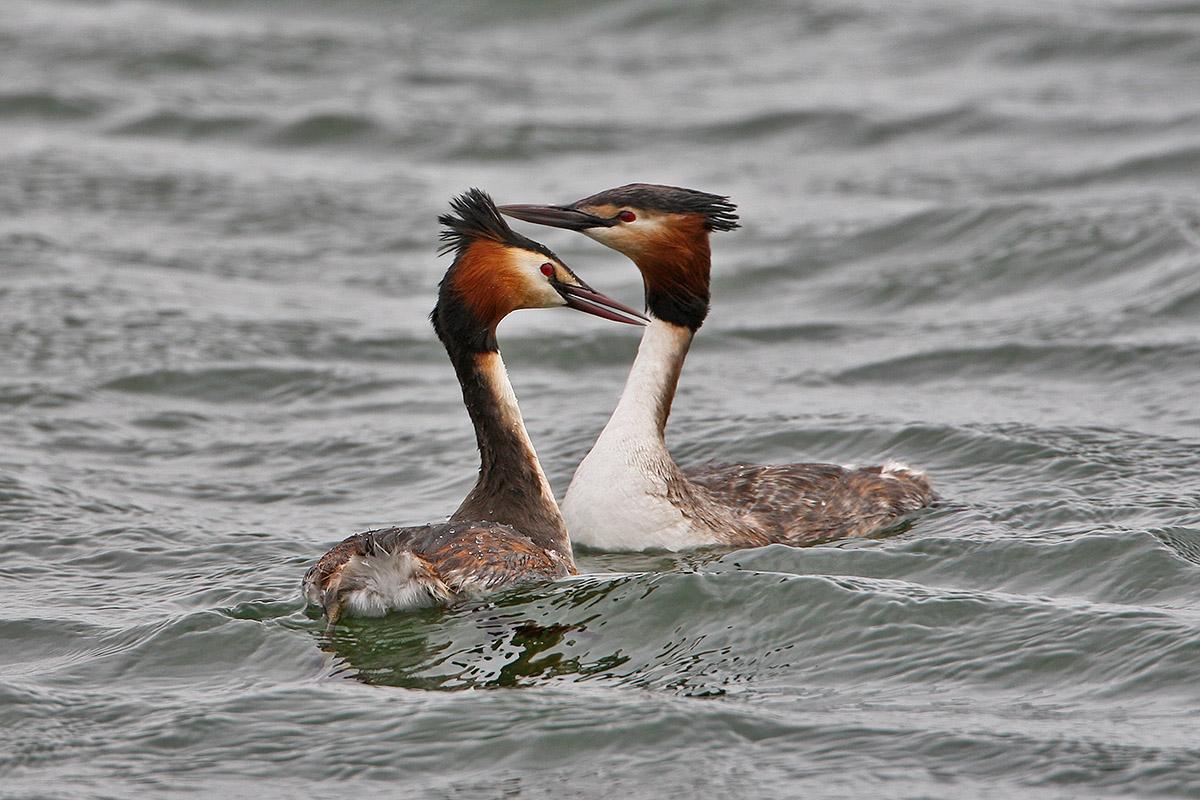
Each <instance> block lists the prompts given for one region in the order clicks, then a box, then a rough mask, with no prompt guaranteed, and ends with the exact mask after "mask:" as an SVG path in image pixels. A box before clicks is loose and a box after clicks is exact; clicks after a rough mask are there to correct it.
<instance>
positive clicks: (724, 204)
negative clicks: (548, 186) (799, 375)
mask: <svg viewBox="0 0 1200 800" xmlns="http://www.w3.org/2000/svg"><path fill="white" fill-rule="evenodd" d="M451 208H452V210H453V212H454V213H453V214H447V215H443V216H441V217H439V219H438V221H439V222H440V223H441V224H442V226H443V227H444V230H443V231H442V234H441V238H442V242H443V247H442V252H453V253H454V263H453V264H451V265H450V268H449V270H447V272H446V275H445V277H444V278H442V282H441V284H440V287H439V291H438V300H437V305H436V306H435V307H434V309H433V313H432V315H431V319H432V321H433V328H434V331H435V332H436V333H437V336H438V338H439V339H441V341H442V344H443V345H445V347H446V352H447V353H448V354H449V355H450V361H451V363H452V364H453V365H454V370H455V372H456V373H457V375H458V380H459V383H460V384H461V385H462V393H463V401H464V402H465V403H466V406H467V411H468V412H469V414H470V417H471V422H472V423H473V424H474V426H475V437H476V441H477V443H478V446H479V454H480V461H481V464H480V468H479V479H478V480H477V481H476V483H475V486H474V488H473V489H472V490H471V493H470V494H469V495H467V499H466V500H464V501H463V503H462V505H460V506H459V507H458V510H457V511H455V512H454V513H453V514H452V515H451V516H450V519H449V521H447V522H441V523H434V524H430V525H423V526H419V527H409V528H387V529H384V530H376V531H368V532H366V533H359V534H356V535H354V536H351V537H350V538H348V539H346V540H345V541H343V542H341V543H340V544H338V545H336V546H334V547H333V549H331V550H330V551H329V552H328V553H326V554H325V555H324V556H323V557H322V558H321V559H320V561H318V562H317V563H316V565H314V566H313V567H312V569H310V570H309V571H308V573H307V574H306V575H305V576H304V593H305V597H306V598H307V599H308V601H309V602H310V603H312V604H314V605H319V606H321V607H322V608H323V609H324V612H325V615H326V616H327V617H328V619H329V621H330V623H333V622H335V621H336V620H337V619H338V618H339V617H341V616H343V615H354V616H379V615H383V614H386V613H388V612H389V611H394V610H401V609H407V608H414V607H419V606H427V605H436V604H448V603H453V602H455V601H457V600H459V599H462V598H465V597H472V596H476V595H479V594H482V593H485V592H488V591H490V590H494V589H498V588H501V587H504V586H508V585H511V584H514V583H517V582H521V581H530V580H547V579H554V578H560V577H563V576H565V575H573V574H576V569H575V559H574V556H573V553H572V550H571V542H572V541H574V542H576V543H578V544H581V545H586V546H588V547H594V548H599V549H605V550H647V549H663V550H682V549H686V548H694V547H702V546H727V547H756V546H761V545H766V544H770V543H774V542H781V543H784V544H808V543H814V542H822V541H830V540H834V539H841V538H845V537H852V536H862V535H865V534H869V533H871V532H873V531H877V530H879V529H881V528H884V527H887V526H889V525H892V524H895V523H896V522H897V521H899V520H900V519H901V518H903V517H904V516H905V515H906V514H909V513H911V512H913V511H915V510H917V509H919V508H921V507H923V506H926V505H928V504H929V503H931V502H932V501H933V499H934V494H933V491H932V489H931V487H930V484H929V481H928V479H927V478H926V477H925V476H924V475H923V474H922V473H920V472H916V471H914V470H911V469H909V468H907V467H905V466H904V465H902V464H896V463H889V464H887V465H885V466H882V467H868V468H856V467H841V466H834V465H831V464H781V465H757V464H741V463H738V464H715V463H706V464H702V465H699V466H696V467H693V468H689V469H683V468H680V467H679V466H678V465H677V464H676V463H675V460H674V459H673V458H671V454H670V453H669V452H668V451H667V447H666V443H665V441H664V439H663V431H664V429H665V427H666V424H667V416H668V414H669V413H670V411H671V401H672V399H673V397H674V395H675V387H676V385H677V384H678V381H679V374H680V371H681V370H682V368H683V361H684V358H685V357H686V356H687V352H688V348H689V347H690V345H691V343H692V338H693V337H694V336H695V334H696V331H697V330H698V329H699V328H700V325H701V323H703V321H704V318H705V316H706V315H707V314H708V307H709V272H710V267H711V255H710V250H709V234H710V233H711V232H712V231H728V230H732V229H734V228H736V227H738V223H737V219H738V217H737V215H736V214H735V213H734V211H735V210H736V209H735V206H734V205H733V204H732V203H730V202H729V199H728V198H726V197H720V196H718V195H713V194H708V193H705V192H699V191H694V190H691V189H680V188H676V187H671V186H656V185H650V184H631V185H628V186H622V187H620V188H617V189H610V190H608V191H604V192H600V193H599V194H595V195H592V196H591V197H587V198H584V199H583V200H580V201H578V202H576V203H572V204H571V205H567V206H543V205H506V206H500V207H498V208H497V206H495V205H494V204H493V203H492V200H491V198H490V197H488V196H487V195H486V194H485V193H484V192H482V191H479V190H478V189H473V190H471V191H469V192H467V193H465V194H463V195H462V196H460V197H458V198H456V199H455V200H454V201H453V202H452V203H451ZM502 214H504V215H507V216H510V217H514V218H516V219H520V220H524V221H527V222H533V223H539V224H542V225H552V226H554V227H558V228H566V229H568V230H574V231H579V232H580V233H583V234H585V235H587V236H589V237H590V238H592V239H595V240H596V241H598V242H600V243H601V244H605V245H607V246H609V247H611V248H613V249H614V250H617V251H618V252H621V253H624V254H625V255H626V256H628V257H629V258H630V259H632V260H633V262H634V263H635V264H636V265H637V268H638V269H639V270H640V271H641V273H642V279H643V283H644V285H645V290H646V311H647V314H646V315H643V314H641V313H639V312H637V311H635V310H634V309H631V308H629V307H627V306H624V305H622V304H621V303H618V302H617V301H615V300H612V299H611V298H608V297H606V296H604V295H603V294H600V293H598V292H596V291H594V290H593V289H592V288H591V287H589V286H588V285H587V284H586V283H584V282H583V281H582V280H580V279H579V278H578V276H576V275H575V273H574V272H572V271H571V269H570V268H569V267H567V265H566V264H564V263H563V262H562V261H561V260H560V259H559V258H558V257H557V256H555V255H554V253H552V252H551V251H550V250H549V249H548V248H546V247H544V246H543V245H541V244H538V243H537V242H535V241H533V240H531V239H528V238H526V237H524V236H522V235H521V234H519V233H517V232H515V231H513V230H512V228H510V227H509V225H508V223H507V222H506V221H505V220H504V217H503V216H501V215H502ZM560 306H566V307H568V308H573V309H576V310H579V311H584V312H587V313H589V314H594V315H596V316H600V317H603V318H606V319H609V320H613V321H617V322H626V323H631V324H635V325H642V326H644V327H645V332H644V333H643V335H642V342H641V345H640V346H639V348H638V352H637V356H636V358H635V359H634V362H633V367H632V368H631V369H630V372H629V378H628V380H627V381H626V383H625V388H624V390H623V391H622V393H621V397H620V400H618V402H617V407H616V410H614V411H613V414H612V417H611V419H609V421H608V424H607V425H606V426H605V427H604V430H603V432H602V433H601V434H600V437H599V438H598V439H597V440H596V444H595V445H594V446H593V447H592V450H591V452H589V453H588V455H587V457H586V458H584V460H583V462H582V463H581V464H580V465H579V468H578V469H577V470H576V472H575V476H574V478H573V479H572V480H571V485H570V488H568V489H567V494H566V497H565V498H564V500H563V504H562V509H561V511H560V510H559V506H558V504H557V503H556V502H555V499H554V493H553V491H552V490H551V488H550V483H549V481H547V480H546V475H545V473H544V472H543V471H542V468H541V465H540V464H539V463H538V458H537V454H536V453H535V452H534V449H533V444H532V443H531V442H530V440H529V434H528V433H527V432H526V430H525V423H524V422H523V420H522V419H521V412H520V410H519V409H518V408H517V399H516V396H515V395H514V394H513V389H512V385H511V384H510V383H509V380H508V375H507V373H506V372H505V369H504V363H503V362H502V361H501V359H500V351H499V347H498V344H497V342H496V326H497V325H499V323H500V321H501V320H502V319H504V317H505V316H507V315H508V314H509V313H511V312H513V311H516V310H517V309H521V308H555V307H560Z"/></svg>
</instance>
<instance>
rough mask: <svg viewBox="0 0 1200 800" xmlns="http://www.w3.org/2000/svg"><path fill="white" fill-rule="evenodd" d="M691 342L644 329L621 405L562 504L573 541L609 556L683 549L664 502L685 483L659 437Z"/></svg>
mask: <svg viewBox="0 0 1200 800" xmlns="http://www.w3.org/2000/svg"><path fill="white" fill-rule="evenodd" d="M694 335H695V334H694V332H693V331H692V330H690V329H689V328H685V327H682V326H679V325H673V324H671V323H669V322H664V321H662V320H660V319H654V318H652V319H651V322H650V324H649V325H648V326H647V327H646V332H645V333H644V334H643V335H642V343H641V345H640V346H639V347H638V352H637V357H636V358H635V359H634V361H633V367H632V368H631V369H630V370H629V378H628V379H627V380H626V381H625V389H624V390H623V391H622V392H621V399H620V400H618V401H617V407H616V409H615V410H614V411H613V414H612V417H611V418H610V419H609V420H608V424H607V425H605V426H604V430H603V431H602V432H601V433H600V437H599V438H598V439H597V440H596V444H595V445H594V446H593V447H592V450H591V452H589V453H588V454H587V457H586V458H584V460H583V462H582V463H581V464H580V465H579V468H578V469H577V470H576V471H575V477H574V478H572V480H571V486H570V487H569V488H568V489H567V495H566V497H565V498H564V499H563V506H562V511H563V518H564V519H565V520H566V522H567V531H568V533H569V535H570V536H571V539H572V541H575V542H577V543H579V544H583V545H587V546H589V547H599V548H603V549H608V550H642V549H645V548H653V547H661V548H665V549H671V550H677V549H680V548H681V547H686V546H688V545H689V542H688V541H687V540H686V534H687V530H688V527H689V526H688V524H687V521H686V520H685V519H684V517H683V515H682V513H681V512H680V510H679V508H678V507H677V506H676V505H675V504H674V503H672V502H671V499H670V497H671V493H670V488H671V486H672V484H674V483H675V482H678V481H682V480H683V476H682V474H681V473H680V471H679V467H677V466H676V465H675V462H674V460H672V458H671V454H670V453H668V452H667V445H666V442H665V440H664V439H663V430H664V428H665V427H666V423H667V416H668V415H669V414H670V413H671V401H672V400H673V399H674V397H675V387H676V386H677V384H678V383H679V373H680V371H681V370H682V369H683V361H684V359H685V358H686V357H687V352H688V348H689V347H690V346H691V343H692V338H693V336H694Z"/></svg>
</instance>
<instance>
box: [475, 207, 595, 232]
mask: <svg viewBox="0 0 1200 800" xmlns="http://www.w3.org/2000/svg"><path fill="white" fill-rule="evenodd" d="M497 208H498V209H499V211H500V213H501V214H507V215H508V216H510V217H514V218H516V219H521V220H525V221H526V222H533V223H536V224H538V225H550V226H551V227H554V228H566V229H567V230H569V231H586V230H587V229H588V228H611V227H612V225H613V221H612V220H608V219H604V218H603V217H596V216H593V215H591V214H588V213H587V212H585V211H578V210H576V209H574V208H571V207H570V206H538V205H527V204H523V203H518V204H516V205H509V206H497Z"/></svg>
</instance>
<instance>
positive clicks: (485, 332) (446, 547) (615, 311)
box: [304, 189, 646, 624]
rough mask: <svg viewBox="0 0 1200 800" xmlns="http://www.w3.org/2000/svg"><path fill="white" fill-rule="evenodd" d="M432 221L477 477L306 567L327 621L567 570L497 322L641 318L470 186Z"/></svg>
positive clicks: (309, 587) (449, 346) (445, 326)
mask: <svg viewBox="0 0 1200 800" xmlns="http://www.w3.org/2000/svg"><path fill="white" fill-rule="evenodd" d="M451 207H452V208H453V210H454V211H455V212H456V214H457V216H452V215H448V214H447V215H444V216H442V217H439V218H438V221H439V222H440V223H441V224H442V225H444V226H445V230H444V231H442V235H441V238H442V241H443V243H444V244H443V246H442V248H441V250H440V251H439V252H443V253H444V252H449V251H454V253H455V257H454V263H453V264H451V266H450V269H449V270H447V272H446V275H445V277H444V278H442V282H441V285H440V287H439V291H438V300H437V305H436V306H435V307H434V309H433V313H432V314H431V315H430V318H431V320H432V321H433V329H434V331H436V332H437V336H438V338H439V339H441V341H442V344H443V345H445V347H446V352H447V353H448V354H449V355H450V361H451V362H452V363H453V364H454V370H455V372H456V373H457V375H458V380H459V383H460V384H462V393H463V402H465V403H466V406H467V411H468V413H469V414H470V417H471V422H472V423H473V424H474V426H475V439H476V442H477V444H478V446H479V455H480V462H481V463H480V467H479V479H478V480H477V481H476V483H475V487H474V488H473V489H472V490H471V493H470V494H469V495H467V499H466V500H464V501H463V503H462V505H460V506H459V507H458V510H457V511H455V512H454V514H452V515H451V517H450V519H449V521H448V522H444V523H435V524H431V525H422V526H419V527H412V528H387V529H385V530H376V531H368V532H366V533H359V534H355V535H354V536H351V537H349V538H348V539H346V540H345V541H343V542H342V543H341V544H338V545H335V546H334V547H333V548H332V549H331V550H330V551H329V552H328V553H326V554H325V555H324V556H322V557H321V559H320V560H319V561H318V562H317V563H316V564H315V565H314V566H313V567H312V568H311V569H310V570H309V571H308V573H307V574H305V576H304V596H305V597H306V598H307V600H308V601H309V602H310V603H312V604H314V605H320V606H321V607H322V608H323V609H324V611H325V615H326V616H327V617H328V618H329V621H330V623H331V624H332V623H333V622H336V621H337V619H338V617H340V616H341V615H343V614H350V615H357V616H379V615H382V614H386V613H387V612H389V611H393V610H400V609H404V608H412V607H417V606H422V605H432V604H438V603H448V602H451V601H453V600H455V599H456V598H458V597H460V596H462V595H468V594H475V593H478V592H482V591H486V590H491V589H496V588H499V587H501V586H506V585H508V584H511V583H515V582H517V581H521V580H530V579H549V578H558V577H561V576H563V575H571V574H574V573H575V559H574V557H573V555H572V553H571V542H570V540H569V539H568V538H567V529H566V525H565V524H564V523H563V518H562V515H561V514H560V513H559V510H558V505H557V504H556V503H555V502H554V494H553V492H552V491H551V489H550V484H549V482H548V481H547V480H546V476H545V474H543V472H542V468H541V465H540V464H539V463H538V459H537V454H536V453H535V452H534V450H533V445H532V444H531V443H530V441H529V434H528V433H527V432H526V430H525V423H524V421H523V420H522V419H521V412H520V409H518V408H517V398H516V396H515V395H514V394H513V390H512V385H511V384H510V383H509V381H508V375H507V373H506V372H505V370H504V362H503V361H501V360H500V351H499V348H498V346H497V343H496V326H497V325H498V324H499V323H500V320H502V319H504V317H505V316H506V315H508V314H509V312H512V311H515V310H517V309H519V308H554V307H558V306H567V307H569V308H574V309H577V310H579V311H585V312H587V313H589V314H595V315H596V316H599V317H604V318H606V319H610V320H615V321H617V322H628V323H631V324H638V325H644V324H645V322H646V318H645V317H644V316H642V315H641V314H640V313H638V312H637V311H634V310H633V309H631V308H629V307H627V306H624V305H621V304H620V303H618V302H616V301H615V300H611V299H609V298H607V297H605V296H604V295H602V294H599V293H597V292H595V291H594V290H592V288H591V287H589V286H588V285H587V284H585V283H584V282H583V281H581V280H580V279H579V278H578V277H576V275H575V273H573V272H572V271H571V270H570V269H569V268H568V267H567V266H566V265H565V264H563V263H562V261H560V260H559V259H558V257H557V256H555V255H554V254H553V253H552V252H550V250H548V249H547V248H546V247H545V246H543V245H541V244H538V243H537V242H534V241H532V240H530V239H526V238H525V237H524V236H521V235H520V234H518V233H515V232H513V231H512V229H510V228H509V227H508V224H507V223H506V222H505V221H504V219H503V218H502V217H501V216H500V215H499V214H498V213H497V212H496V207H495V206H494V205H493V204H492V200H491V198H490V197H488V196H487V195H486V194H485V193H483V192H482V191H480V190H478V189H472V190H471V191H469V192H467V193H465V194H463V195H462V196H460V197H458V198H455V200H454V201H453V202H452V203H451Z"/></svg>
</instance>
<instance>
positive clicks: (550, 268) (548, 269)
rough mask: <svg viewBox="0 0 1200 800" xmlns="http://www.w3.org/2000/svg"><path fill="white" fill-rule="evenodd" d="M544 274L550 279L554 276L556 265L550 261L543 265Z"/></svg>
mask: <svg viewBox="0 0 1200 800" xmlns="http://www.w3.org/2000/svg"><path fill="white" fill-rule="evenodd" d="M542 274H543V275H545V276H546V277H547V278H549V277H550V276H551V275H553V274H554V265H553V264H551V263H550V262H549V261H547V262H546V263H545V264H542Z"/></svg>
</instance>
